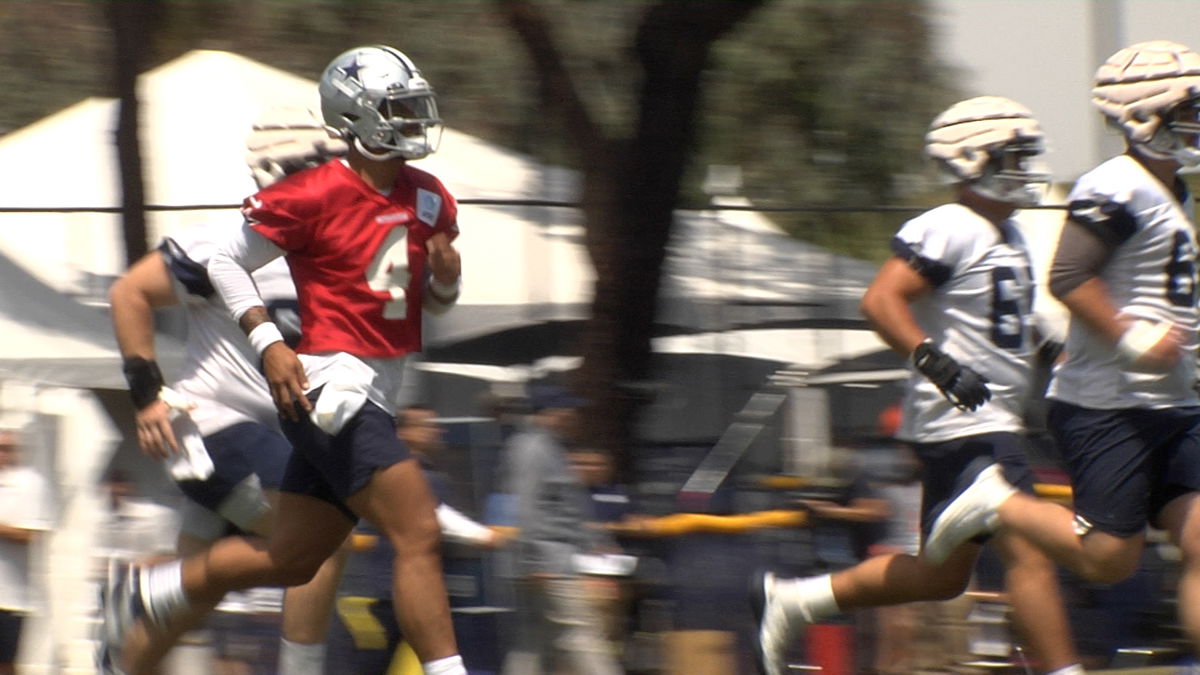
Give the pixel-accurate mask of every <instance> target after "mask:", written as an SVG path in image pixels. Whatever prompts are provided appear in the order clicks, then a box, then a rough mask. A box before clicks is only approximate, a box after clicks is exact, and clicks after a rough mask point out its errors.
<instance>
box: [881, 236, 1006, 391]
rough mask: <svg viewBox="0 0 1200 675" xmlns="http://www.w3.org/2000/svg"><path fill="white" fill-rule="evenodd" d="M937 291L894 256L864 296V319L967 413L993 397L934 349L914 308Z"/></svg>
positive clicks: (968, 371) (967, 370)
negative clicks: (914, 315) (914, 305)
mask: <svg viewBox="0 0 1200 675" xmlns="http://www.w3.org/2000/svg"><path fill="white" fill-rule="evenodd" d="M919 264H922V265H924V264H928V263H926V262H925V261H921V262H920V263H919ZM943 273H944V272H942V271H938V272H936V274H939V275H940V274H943ZM933 287H934V284H933V282H932V281H931V280H930V278H929V277H928V276H927V275H926V274H922V273H921V270H920V269H918V267H917V266H916V265H914V264H913V263H911V262H910V261H909V260H906V259H905V258H902V257H900V256H899V255H897V256H893V257H891V258H889V259H888V261H887V262H885V263H884V264H883V267H881V268H880V269H879V272H878V274H876V276H875V280H874V281H872V282H871V285H870V286H869V287H867V292H866V293H865V294H863V299H862V303H861V309H862V313H863V316H865V317H866V318H867V322H868V323H869V324H871V327H872V328H873V329H874V330H875V332H876V333H877V334H878V335H879V337H881V338H882V339H883V341H884V342H886V343H887V344H888V346H889V347H891V348H892V349H893V350H894V351H896V352H897V353H898V354H900V355H902V356H905V357H907V358H908V359H909V360H910V362H911V363H912V364H913V366H914V367H915V368H916V369H917V370H918V371H919V372H920V373H921V374H922V375H924V376H925V377H926V378H927V379H929V381H931V382H933V383H934V384H935V385H936V386H937V388H938V390H939V391H941V392H942V395H943V396H945V397H946V399H947V400H949V401H950V402H951V403H953V404H954V405H955V406H956V407H958V408H960V409H962V410H967V411H971V410H975V409H976V408H978V407H979V406H981V405H983V404H984V403H986V402H987V400H988V399H990V398H991V396H992V394H991V391H990V390H989V389H988V388H987V381H988V380H987V378H986V377H984V376H982V375H980V374H979V373H978V372H976V371H975V370H974V369H972V368H971V367H970V366H967V365H963V364H960V363H959V362H958V361H956V360H955V359H954V358H953V357H951V356H950V355H949V354H946V353H945V352H943V351H942V350H941V348H940V347H938V346H937V345H935V344H933V341H932V340H930V338H929V336H927V335H926V334H925V331H924V330H922V329H921V327H920V325H918V324H917V320H916V318H915V317H913V314H912V309H911V307H910V305H911V304H912V303H913V302H914V301H916V300H917V299H919V298H921V297H922V296H924V295H927V294H928V293H929V292H930V291H932V290H933Z"/></svg>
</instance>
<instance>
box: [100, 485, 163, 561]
mask: <svg viewBox="0 0 1200 675" xmlns="http://www.w3.org/2000/svg"><path fill="white" fill-rule="evenodd" d="M103 483H104V488H105V490H106V491H107V493H108V495H107V496H108V500H107V502H106V506H107V507H108V509H107V513H105V514H104V519H103V520H102V521H101V523H100V530H99V532H98V533H97V535H96V546H97V548H98V550H99V553H100V555H101V557H102V558H103V562H107V561H109V560H113V559H116V560H122V561H125V562H134V561H138V560H142V559H144V558H151V557H155V556H174V554H175V543H176V535H177V534H178V531H179V523H178V517H177V515H176V512H175V510H174V509H172V508H170V507H167V506H163V505H162V504H159V503H157V502H154V501H152V500H149V499H145V498H142V497H138V496H137V484H136V483H135V482H134V481H133V480H132V479H131V478H130V477H129V475H128V474H127V473H126V472H125V471H123V470H121V469H119V468H115V467H114V468H110V469H109V470H108V472H107V473H106V474H105V476H104V481H103Z"/></svg>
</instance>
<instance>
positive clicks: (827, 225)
mask: <svg viewBox="0 0 1200 675" xmlns="http://www.w3.org/2000/svg"><path fill="white" fill-rule="evenodd" d="M145 1H146V0H139V2H145ZM689 1H692V2H694V3H695V5H696V8H697V11H703V2H701V1H699V0H689ZM539 3H540V5H541V6H542V9H543V10H544V11H545V12H546V14H547V16H548V17H549V18H550V20H551V21H552V22H553V24H554V31H555V34H556V38H557V40H558V43H559V45H560V47H561V49H562V51H563V52H564V55H565V58H566V66H567V68H568V69H569V70H570V71H571V73H572V75H573V76H574V78H575V81H576V83H577V84H578V86H579V87H580V94H581V96H582V97H583V98H584V100H585V101H586V102H587V104H588V106H589V109H590V110H591V112H592V114H593V116H594V118H595V119H596V121H597V123H598V124H599V125H600V126H601V128H602V129H603V130H604V131H605V133H606V134H608V135H609V136H611V137H613V138H626V137H628V136H629V135H630V134H631V131H630V130H631V129H632V124H633V122H634V120H633V118H632V115H633V111H634V110H635V103H636V102H635V100H634V97H635V96H636V95H637V92H638V85H639V78H640V73H639V71H638V69H637V67H636V64H635V62H634V60H633V59H632V58H631V48H632V38H633V35H634V33H635V30H636V27H637V24H638V22H639V20H640V18H641V15H642V12H643V10H644V8H645V7H646V6H647V4H648V2H645V1H642V0H638V1H634V0H627V1H622V2H613V1H611V0H539ZM157 4H158V6H159V7H160V8H161V18H160V22H159V28H158V30H157V31H156V32H155V34H154V35H153V36H147V39H146V44H145V52H144V54H143V61H144V64H145V67H146V68H147V69H149V68H152V67H155V66H158V65H160V64H162V63H165V62H166V61H168V60H170V59H173V58H175V57H178V56H179V55H181V54H183V53H185V52H187V51H189V50H192V49H223V50H229V51H233V52H236V53H239V54H242V55H245V56H247V57H249V58H252V59H256V60H258V61H261V62H263V63H266V64H268V65H271V66H274V67H277V68H281V69H284V70H287V71H289V72H293V73H296V74H298V75H302V76H305V77H309V78H314V79H315V78H316V77H318V76H319V74H320V72H321V69H322V68H323V67H324V66H325V64H326V63H327V62H328V61H329V59H330V58H332V56H334V55H335V54H337V53H338V52H340V51H342V50H344V49H347V48H349V47H352V46H355V45H359V44H369V43H383V44H390V45H394V46H397V47H399V48H400V49H403V50H404V51H405V52H406V53H408V54H409V55H410V56H412V57H413V59H414V60H415V61H416V62H417V63H418V64H419V65H420V66H421V67H422V69H423V70H424V71H425V73H426V75H427V76H428V78H429V80H430V81H431V82H432V83H433V85H434V87H435V89H436V90H437V91H438V98H439V104H440V107H441V108H442V112H443V116H444V117H445V118H446V120H447V122H448V124H449V125H450V126H452V127H455V128H457V129H460V130H462V131H465V132H467V133H471V134H475V135H478V136H481V137H484V138H487V139H488V140H491V141H494V142H496V143H499V144H502V145H505V146H508V147H512V148H514V149H517V150H519V151H523V152H527V153H530V154H534V155H537V156H539V157H541V158H543V159H545V160H547V161H551V162H556V163H570V162H571V161H573V157H574V153H573V151H572V149H571V148H569V147H567V146H566V143H567V141H566V139H565V136H564V134H562V133H561V130H560V129H559V128H558V126H557V122H556V116H555V115H553V114H551V112H550V111H547V110H543V109H540V108H539V106H538V103H537V101H538V97H537V83H536V81H535V79H534V77H533V75H532V68H531V66H530V63H529V60H528V56H527V54H526V53H525V51H524V49H523V47H522V45H521V44H520V42H519V41H518V39H517V37H516V36H515V35H514V34H513V32H512V30H511V29H510V28H509V27H508V26H507V24H505V23H504V22H503V21H502V20H501V19H500V16H499V14H498V13H497V12H496V10H495V7H494V6H493V5H494V0H454V1H453V2H448V1H446V0H409V1H406V2H402V3H401V2H395V1H384V0H291V1H283V0H238V1H234V0H228V1H220V2H218V1H215V0H157ZM104 5H105V2H102V1H97V0H75V1H66V0H41V1H38V2H12V1H8V2H0V100H2V101H3V103H2V105H0V131H2V130H6V129H7V130H13V129H17V128H20V127H21V126H23V125H26V124H29V123H31V122H34V121H36V120H37V119H39V118H41V117H43V116H45V115H47V114H50V113H51V112H53V111H55V110H58V109H61V108H63V107H65V106H68V105H70V104H73V103H76V102H78V101H79V100H81V99H83V98H85V97H87V96H111V95H112V91H111V89H112V84H111V82H112V79H113V77H112V74H111V63H112V57H111V52H112V45H111V37H110V36H109V33H108V29H107V23H106V21H107V20H106V18H105V12H104ZM48 34H50V35H53V36H54V39H46V35H48ZM931 34H932V29H931V26H930V9H929V7H928V6H927V4H926V3H924V2H912V1H895V2H891V1H881V0H855V1H850V0H843V1H839V2H827V1H824V2H823V1H820V0H777V1H776V2H774V3H768V4H767V5H765V6H764V7H763V8H761V9H759V10H758V11H757V12H756V13H755V14H752V15H751V17H750V18H749V19H748V20H747V21H746V22H745V23H743V24H742V25H741V26H739V28H738V29H737V30H736V31H735V32H734V33H732V34H731V35H730V36H728V37H727V38H726V39H724V40H723V41H721V42H720V43H718V44H717V47H716V51H715V58H714V59H713V62H712V64H711V71H710V73H709V75H708V77H709V81H708V82H707V85H708V93H707V102H706V105H705V107H704V109H703V110H702V111H701V112H700V114H701V119H702V128H701V143H702V145H701V147H700V148H698V152H699V154H698V156H697V160H696V161H695V163H694V166H693V169H692V173H691V175H690V177H689V179H688V181H687V184H688V185H689V186H690V187H689V188H688V191H687V201H688V202H689V203H690V204H693V205H694V204H697V203H701V202H702V201H703V200H704V199H706V196H705V195H703V194H702V193H701V190H700V186H701V184H702V181H703V177H704V171H705V167H707V166H708V165H710V164H729V165H737V166H740V167H741V168H742V172H743V183H744V192H745V194H746V195H747V196H748V197H750V198H751V199H752V200H753V201H755V202H756V203H760V204H824V205H837V206H842V207H846V206H856V207H857V206H870V205H873V204H895V203H897V202H901V201H905V202H910V201H912V199H913V198H912V197H911V196H910V195H911V194H912V193H914V192H918V191H919V190H921V189H923V187H924V186H925V185H926V183H925V182H924V181H923V180H922V176H923V175H924V174H923V173H922V172H923V170H924V168H925V167H924V165H923V161H922V159H921V138H922V136H923V134H924V129H925V126H926V125H927V124H928V121H929V120H930V119H932V117H933V116H934V115H935V114H936V113H937V112H938V111H939V110H941V109H942V108H944V107H945V106H946V105H947V104H949V103H950V102H952V101H953V100H954V99H955V95H954V93H953V92H952V90H951V88H950V86H949V85H948V82H949V81H950V77H951V73H949V72H948V71H947V70H946V69H945V68H944V67H943V66H942V65H941V64H939V62H938V61H937V59H936V58H935V56H934V54H933V49H932V46H931ZM67 44H69V45H70V49H64V48H63V45H67ZM903 215H904V214H896V213H884V214H862V213H834V214H824V215H822V214H811V213H805V214H776V215H775V216H774V218H775V220H776V221H777V222H779V223H780V224H781V225H782V226H784V227H785V228H786V229H787V230H788V231H789V232H791V233H793V234H795V235H796V236H800V237H802V238H805V239H809V240H811V241H814V242H815V243H821V244H825V245H829V246H832V247H833V248H835V249H837V250H839V251H841V252H845V253H850V254H854V255H860V256H863V257H868V258H875V257H878V255H879V254H878V251H879V250H886V249H881V248H880V247H886V244H887V241H888V239H889V238H890V235H891V232H893V231H894V230H895V228H896V226H898V225H899V223H900V222H902V220H903Z"/></svg>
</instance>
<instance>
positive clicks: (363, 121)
mask: <svg viewBox="0 0 1200 675" xmlns="http://www.w3.org/2000/svg"><path fill="white" fill-rule="evenodd" d="M317 92H318V93H319V94H320V95H321V115H322V116H323V117H324V118H325V125H326V127H328V128H329V130H330V132H331V133H333V134H335V135H337V136H338V137H339V138H342V139H344V140H345V141H346V142H347V143H353V145H354V147H355V148H356V149H357V150H358V151H359V152H361V153H362V154H363V155H364V156H366V157H368V158H370V159H375V160H385V159H393V158H395V157H403V158H405V159H420V158H422V157H425V156H426V155H429V154H430V153H433V152H435V151H436V150H437V145H438V142H439V141H440V140H441V132H442V120H441V119H440V118H439V117H438V111H437V101H436V100H435V98H434V95H433V88H432V87H430V86H429V82H427V81H426V80H425V78H424V77H422V76H421V72H420V71H419V70H418V69H417V66H416V65H415V64H414V63H413V62H412V60H410V59H409V58H408V57H407V56H405V55H404V54H403V53H402V52H400V51H399V50H397V49H393V48H391V47H385V46H382V45H377V46H368V47H356V48H354V49H351V50H349V51H346V52H343V53H342V54H339V55H338V56H337V57H336V58H334V59H333V61H331V62H330V63H329V65H328V66H326V68H325V72H324V73H323V74H322V75H321V81H320V82H319V83H318V85H317Z"/></svg>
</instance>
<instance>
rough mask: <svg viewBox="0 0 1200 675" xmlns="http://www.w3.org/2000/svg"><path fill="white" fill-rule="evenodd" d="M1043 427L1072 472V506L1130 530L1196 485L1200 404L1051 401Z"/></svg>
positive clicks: (1116, 530)
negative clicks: (1155, 406) (1115, 405)
mask: <svg viewBox="0 0 1200 675" xmlns="http://www.w3.org/2000/svg"><path fill="white" fill-rule="evenodd" d="M1046 421H1047V426H1048V427H1049V429H1050V431H1051V433H1052V434H1054V440H1055V441H1057V443H1058V447H1059V450H1060V451H1061V452H1062V455H1063V461H1064V462H1065V463H1066V469H1067V473H1068V474H1070V476H1071V489H1072V491H1073V493H1074V500H1075V506H1074V508H1075V512H1076V513H1078V514H1079V515H1081V516H1083V517H1084V518H1087V519H1088V520H1089V521H1090V522H1091V523H1092V524H1093V525H1094V526H1095V528H1096V529H1097V530H1100V531H1101V532H1107V533H1108V534H1112V535H1115V536H1118V537H1130V536H1133V535H1135V534H1138V533H1139V532H1141V531H1142V530H1143V529H1145V527H1146V523H1151V524H1153V525H1158V523H1157V516H1158V513H1159V511H1161V510H1162V508H1163V507H1164V506H1166V505H1167V503H1168V502H1170V501H1171V500H1173V499H1175V498H1176V497H1179V496H1182V495H1185V494H1187V493H1189V492H1197V491H1200V408H1163V409H1161V410H1146V409H1141V408H1130V409H1124V410H1093V409H1091V408H1081V407H1079V406H1075V405H1071V404H1069V403H1063V402H1061V401H1051V403H1050V408H1049V411H1048V416H1047V420H1046Z"/></svg>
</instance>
